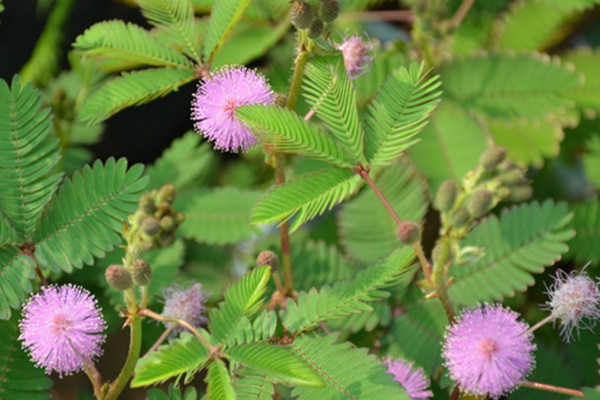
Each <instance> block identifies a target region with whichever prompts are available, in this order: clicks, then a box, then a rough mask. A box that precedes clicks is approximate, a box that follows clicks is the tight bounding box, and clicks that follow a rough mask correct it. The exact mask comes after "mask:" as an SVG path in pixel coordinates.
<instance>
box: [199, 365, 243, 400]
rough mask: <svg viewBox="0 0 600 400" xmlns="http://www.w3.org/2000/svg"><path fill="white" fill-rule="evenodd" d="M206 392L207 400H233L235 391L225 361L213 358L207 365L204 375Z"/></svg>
mask: <svg viewBox="0 0 600 400" xmlns="http://www.w3.org/2000/svg"><path fill="white" fill-rule="evenodd" d="M206 384H207V387H206V394H207V396H208V400H235V399H236V397H235V391H234V390H233V386H232V383H231V377H230V376H229V372H228V371H227V368H225V363H223V361H221V360H215V361H214V362H213V363H211V364H210V366H209V367H208V374H207V375H206Z"/></svg>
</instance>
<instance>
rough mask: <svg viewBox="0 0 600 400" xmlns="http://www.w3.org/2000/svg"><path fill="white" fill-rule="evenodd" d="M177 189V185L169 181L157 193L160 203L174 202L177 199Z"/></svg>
mask: <svg viewBox="0 0 600 400" xmlns="http://www.w3.org/2000/svg"><path fill="white" fill-rule="evenodd" d="M176 194H177V191H176V190H175V186H174V185H172V184H170V183H167V184H166V185H164V186H163V187H161V188H160V190H159V191H158V194H157V195H156V200H157V202H158V204H161V203H167V204H172V203H173V201H175V196H176Z"/></svg>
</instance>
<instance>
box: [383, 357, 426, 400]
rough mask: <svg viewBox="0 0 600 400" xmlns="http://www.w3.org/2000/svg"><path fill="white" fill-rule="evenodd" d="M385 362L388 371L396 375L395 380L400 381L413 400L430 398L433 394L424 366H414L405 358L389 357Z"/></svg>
mask: <svg viewBox="0 0 600 400" xmlns="http://www.w3.org/2000/svg"><path fill="white" fill-rule="evenodd" d="M383 364H384V365H385V366H386V367H388V369H387V373H388V374H392V375H394V380H395V381H396V382H400V384H401V385H402V387H403V388H404V390H406V393H407V394H408V395H409V396H410V399H411V400H419V399H429V398H430V397H431V396H433V393H432V392H431V390H429V380H428V379H427V377H426V376H425V372H423V368H413V363H409V362H406V361H403V360H392V359H387V360H385V361H384V362H383Z"/></svg>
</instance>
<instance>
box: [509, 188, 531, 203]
mask: <svg viewBox="0 0 600 400" xmlns="http://www.w3.org/2000/svg"><path fill="white" fill-rule="evenodd" d="M532 194H533V189H532V188H531V186H529V185H520V186H515V187H512V188H510V200H511V201H525V200H529V199H530V198H531V195H532Z"/></svg>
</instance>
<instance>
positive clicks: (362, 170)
mask: <svg viewBox="0 0 600 400" xmlns="http://www.w3.org/2000/svg"><path fill="white" fill-rule="evenodd" d="M356 173H357V174H358V175H360V177H361V178H363V179H364V180H365V181H367V183H368V184H369V186H371V189H373V191H374V192H375V194H376V195H377V197H379V200H381V202H382V203H383V205H384V206H385V208H386V209H387V210H388V212H389V213H390V215H391V216H392V218H394V221H396V224H398V225H400V224H401V223H402V220H401V219H400V217H398V214H396V211H394V208H393V207H392V206H391V204H390V203H389V202H388V201H387V199H386V198H385V196H384V195H383V193H381V191H380V190H379V188H378V187H377V185H375V182H373V179H371V177H370V176H369V170H368V169H365V168H363V167H361V168H359V169H358V170H357V171H356Z"/></svg>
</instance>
